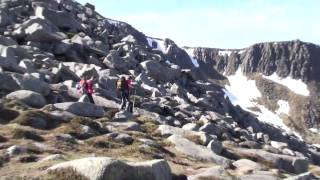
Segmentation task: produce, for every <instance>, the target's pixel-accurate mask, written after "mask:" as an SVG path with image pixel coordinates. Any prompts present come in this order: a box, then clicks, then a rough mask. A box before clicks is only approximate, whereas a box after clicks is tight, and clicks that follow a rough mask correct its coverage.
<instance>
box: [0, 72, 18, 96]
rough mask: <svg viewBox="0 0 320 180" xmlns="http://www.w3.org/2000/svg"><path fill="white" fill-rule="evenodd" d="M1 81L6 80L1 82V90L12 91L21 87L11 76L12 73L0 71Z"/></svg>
mask: <svg viewBox="0 0 320 180" xmlns="http://www.w3.org/2000/svg"><path fill="white" fill-rule="evenodd" d="M0 82H6V83H0V90H2V91H9V92H12V91H16V90H19V89H20V87H19V85H18V83H17V82H16V81H15V80H14V79H13V78H12V76H10V74H7V73H1V72H0Z"/></svg>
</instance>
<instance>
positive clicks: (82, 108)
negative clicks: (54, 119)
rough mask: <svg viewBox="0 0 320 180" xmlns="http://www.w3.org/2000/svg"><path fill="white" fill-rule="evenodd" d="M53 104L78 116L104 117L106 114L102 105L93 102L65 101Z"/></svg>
mask: <svg viewBox="0 0 320 180" xmlns="http://www.w3.org/2000/svg"><path fill="white" fill-rule="evenodd" d="M53 106H54V107H55V108H57V109H61V110H64V111H68V112H70V113H72V114H75V115H78V116H86V117H102V116H103V115H104V110H103V108H102V107H100V106H96V105H95V104H91V103H81V102H65V103H57V104H54V105H53Z"/></svg>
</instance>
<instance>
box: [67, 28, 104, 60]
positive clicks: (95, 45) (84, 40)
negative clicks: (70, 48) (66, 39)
mask: <svg viewBox="0 0 320 180" xmlns="http://www.w3.org/2000/svg"><path fill="white" fill-rule="evenodd" d="M71 42H72V43H76V44H79V45H81V46H83V47H85V48H86V49H88V50H89V51H90V52H92V53H96V54H99V55H101V56H106V55H107V50H108V47H107V46H106V45H105V44H103V43H102V42H101V41H94V40H93V39H91V38H90V37H89V36H87V35H86V34H84V33H79V34H76V35H74V36H73V37H72V38H71Z"/></svg>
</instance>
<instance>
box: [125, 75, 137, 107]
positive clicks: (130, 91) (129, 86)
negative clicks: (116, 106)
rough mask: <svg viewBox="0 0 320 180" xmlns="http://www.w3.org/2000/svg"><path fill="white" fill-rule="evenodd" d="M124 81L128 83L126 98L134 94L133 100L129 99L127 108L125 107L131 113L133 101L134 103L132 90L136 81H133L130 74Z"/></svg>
mask: <svg viewBox="0 0 320 180" xmlns="http://www.w3.org/2000/svg"><path fill="white" fill-rule="evenodd" d="M126 82H127V85H128V92H129V96H128V98H129V99H130V96H131V95H134V97H133V102H131V101H129V102H128V108H127V110H128V111H129V112H131V113H132V112H133V107H134V103H135V91H134V90H135V89H134V87H135V85H136V82H134V80H133V77H132V76H129V78H128V80H127V81H126Z"/></svg>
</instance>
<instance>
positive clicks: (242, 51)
mask: <svg viewBox="0 0 320 180" xmlns="http://www.w3.org/2000/svg"><path fill="white" fill-rule="evenodd" d="M245 51H246V50H241V51H238V54H242V53H244V52H245Z"/></svg>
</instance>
